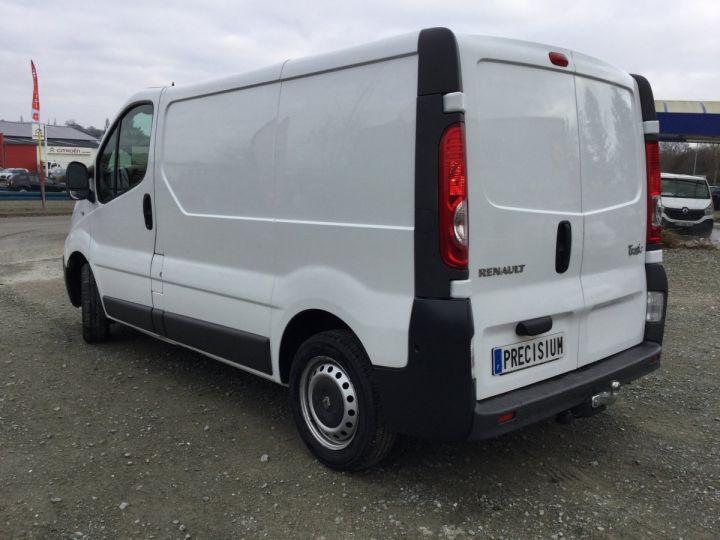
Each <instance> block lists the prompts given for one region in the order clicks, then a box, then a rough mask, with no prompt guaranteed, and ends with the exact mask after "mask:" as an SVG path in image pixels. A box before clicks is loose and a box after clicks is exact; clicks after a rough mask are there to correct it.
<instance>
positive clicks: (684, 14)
mask: <svg viewBox="0 0 720 540" xmlns="http://www.w3.org/2000/svg"><path fill="white" fill-rule="evenodd" d="M430 26H449V27H451V28H453V29H455V30H458V31H461V32H468V33H477V34H488V35H495V36H507V37H513V38H518V39H524V40H530V41H539V42H542V43H547V44H550V45H556V46H560V47H567V48H570V49H575V50H578V51H581V52H583V53H586V54H590V55H593V56H597V57H599V58H602V59H603V60H606V61H608V62H610V63H612V64H615V65H617V66H620V67H622V68H623V69H625V70H627V71H629V72H632V73H641V74H643V75H645V76H646V77H647V78H648V79H649V80H650V82H651V84H652V85H653V88H654V90H655V96H656V98H657V99H690V100H708V101H720V61H719V59H720V54H719V53H720V3H719V2H717V1H711V0H708V1H692V0H685V1H678V0H675V1H657V0H656V1H631V0H593V1H585V0H556V1H551V0H535V1H531V0H502V1H501V0H498V1H484V0H454V1H447V0H446V1H438V0H383V1H375V0H335V1H309V0H306V1H303V2H296V1H293V0H282V1H273V0H265V1H258V2H253V1H235V2H233V1H224V2H223V1H217V0H201V1H198V0H193V1H184V0H180V1H174V0H164V1H162V2H159V1H154V0H145V1H139V0H115V1H106V0H93V1H84V0H83V1H79V0H78V1H76V0H65V1H63V2H57V1H47V0H32V1H29V0H0V119H5V120H19V119H20V115H22V116H23V118H24V119H25V120H26V121H27V120H29V118H30V115H31V111H30V106H31V98H32V77H31V73H30V59H31V58H32V59H33V60H34V61H35V66H36V67H37V71H38V76H39V79H40V104H41V118H42V119H44V120H47V121H49V122H50V123H52V122H53V121H54V120H57V123H58V124H64V123H65V121H66V120H69V119H74V120H75V121H77V122H78V123H80V124H83V125H91V124H92V125H95V126H97V127H102V126H103V125H104V122H105V118H110V119H111V121H112V118H113V117H114V116H115V114H116V113H117V112H118V109H119V108H120V107H121V106H122V104H123V103H124V101H125V100H126V99H127V98H128V97H129V96H130V95H131V94H132V93H134V92H135V91H137V90H140V89H142V88H145V87H148V86H164V85H169V84H170V82H171V81H175V84H176V85H182V84H186V83H191V82H195V81H199V80H206V79H211V78H215V77H222V76H225V75H230V74H233V73H240V72H243V71H247V70H250V69H254V68H259V67H263V66H266V65H269V64H274V63H276V62H281V61H283V60H285V59H287V58H297V57H301V56H305V55H308V54H313V53H318V52H325V51H328V50H333V49H338V48H342V47H345V46H350V45H357V44H361V43H364V42H368V41H372V40H375V39H379V38H383V37H387V36H392V35H396V34H400V33H403V32H407V31H411V30H417V29H420V28H425V27H430Z"/></svg>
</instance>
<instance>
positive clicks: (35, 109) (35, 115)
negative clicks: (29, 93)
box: [30, 59, 45, 210]
mask: <svg viewBox="0 0 720 540" xmlns="http://www.w3.org/2000/svg"><path fill="white" fill-rule="evenodd" d="M30 70H31V71H32V78H33V98H32V119H33V122H37V126H38V133H37V134H36V135H37V141H38V147H37V170H38V175H39V176H40V200H41V201H42V209H43V210H45V171H44V170H43V165H42V144H43V139H44V138H45V137H44V135H45V133H44V132H43V129H42V124H41V123H40V94H39V92H38V78H37V71H35V62H33V61H32V59H31V60H30Z"/></svg>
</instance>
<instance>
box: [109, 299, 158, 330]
mask: <svg viewBox="0 0 720 540" xmlns="http://www.w3.org/2000/svg"><path fill="white" fill-rule="evenodd" d="M103 305H104V306H105V312H106V313H107V315H108V317H111V318H113V319H117V320H118V321H122V322H124V323H127V324H129V325H131V326H135V327H137V328H142V329H143V330H147V331H148V332H155V329H154V326H153V317H152V308H151V307H149V306H143V305H142V304H136V303H134V302H127V301H125V300H119V299H117V298H112V297H110V296H103Z"/></svg>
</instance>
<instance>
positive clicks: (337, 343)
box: [290, 330, 395, 470]
mask: <svg viewBox="0 0 720 540" xmlns="http://www.w3.org/2000/svg"><path fill="white" fill-rule="evenodd" d="M290 403H291V408H292V411H293V416H294V417H295V423H296V424H297V427H298V430H299V432H300V436H301V437H302V439H303V441H304V442H305V444H306V445H307V447H308V448H309V449H310V451H311V452H312V453H313V454H314V455H315V456H316V457H317V458H318V459H319V460H320V461H321V462H322V463H324V464H325V465H327V466H328V467H331V468H333V469H338V470H361V469H366V468H368V467H371V466H372V465H374V464H376V463H378V462H379V461H380V460H382V459H383V458H384V457H385V456H386V455H387V454H388V452H389V451H390V450H391V448H392V446H393V443H394V442H395V434H394V433H391V432H390V431H388V430H387V429H386V428H385V425H384V422H383V418H382V412H381V408H380V403H379V400H378V397H377V392H376V391H375V388H374V385H373V381H372V367H371V365H370V360H369V359H368V357H367V354H365V351H364V350H363V348H362V346H361V345H360V343H359V341H358V340H357V338H356V337H355V336H354V335H353V334H352V333H351V332H349V331H346V330H332V331H328V332H321V333H319V334H317V335H315V336H313V337H311V338H310V339H308V340H307V341H306V342H305V343H303V344H302V346H301V347H300V349H298V351H297V353H296V355H295V358H294V360H293V364H292V368H291V370H290Z"/></svg>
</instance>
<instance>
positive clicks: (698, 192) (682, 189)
mask: <svg viewBox="0 0 720 540" xmlns="http://www.w3.org/2000/svg"><path fill="white" fill-rule="evenodd" d="M662 196H663V197H678V198H683V199H709V198H710V192H709V191H708V187H707V182H705V180H690V179H687V178H663V179H662Z"/></svg>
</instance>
